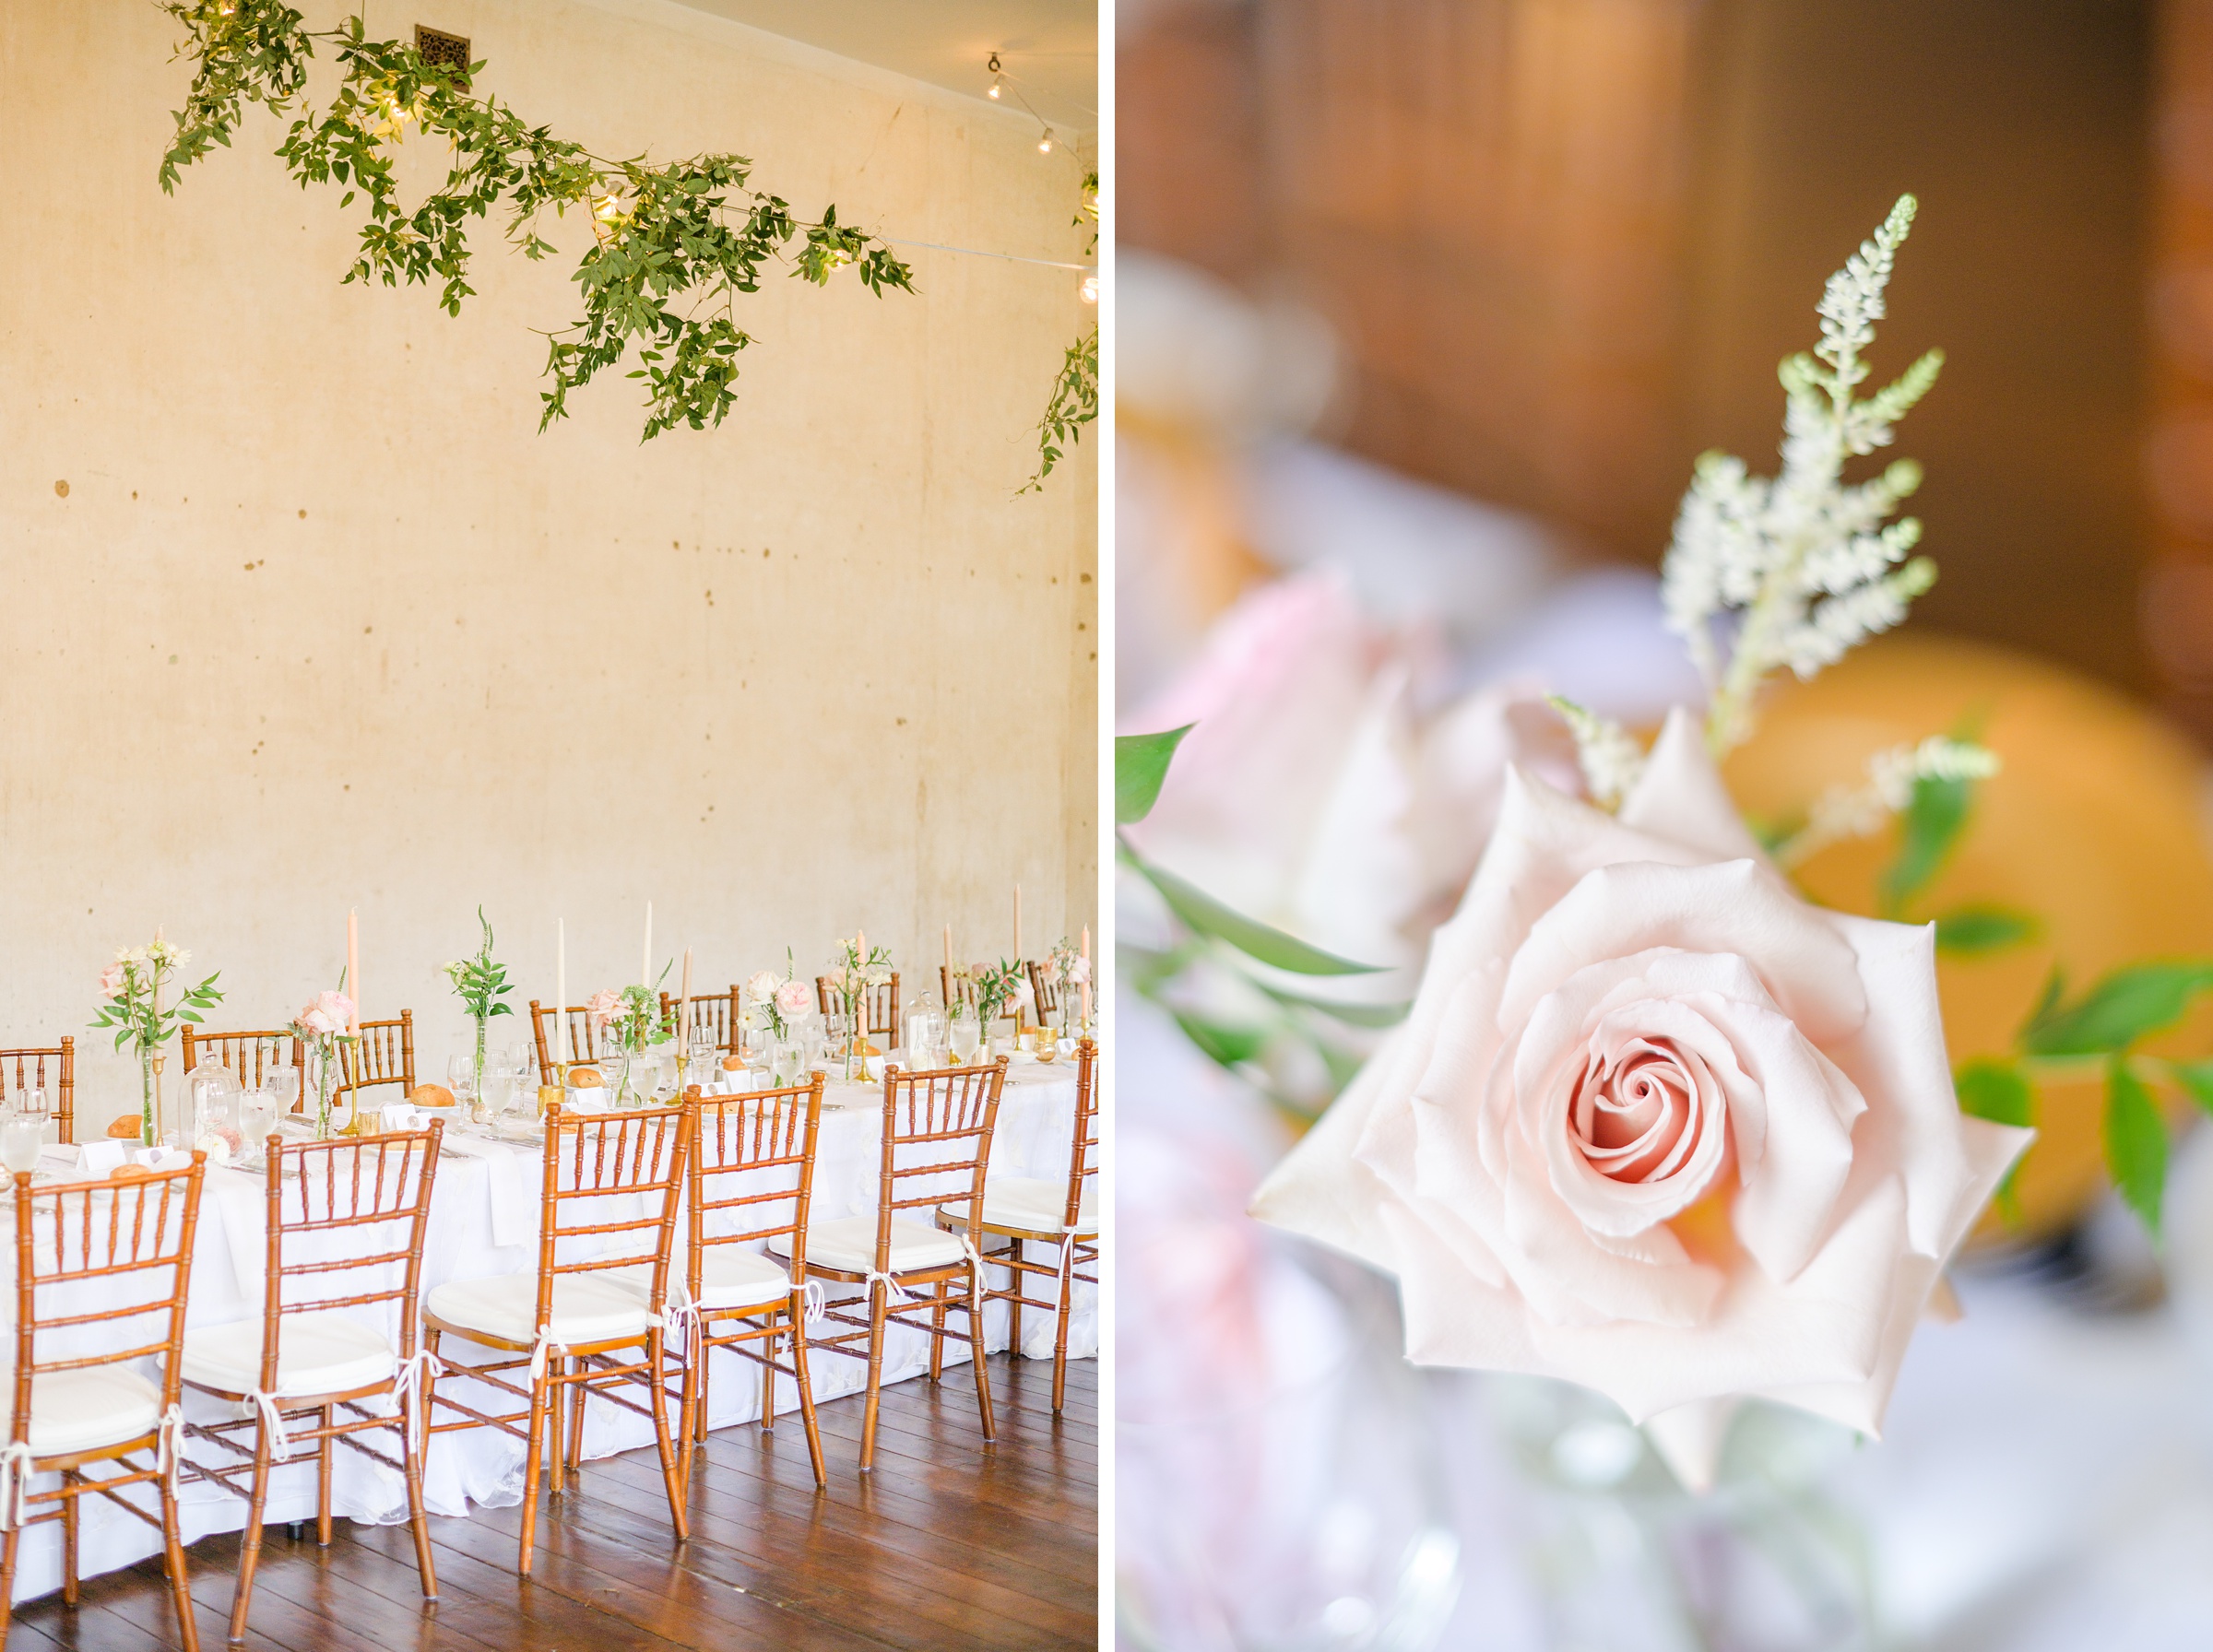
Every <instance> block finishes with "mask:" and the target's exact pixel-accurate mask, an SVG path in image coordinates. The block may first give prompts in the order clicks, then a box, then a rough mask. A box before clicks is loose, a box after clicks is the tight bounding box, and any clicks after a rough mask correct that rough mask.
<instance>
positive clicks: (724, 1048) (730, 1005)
mask: <svg viewBox="0 0 2213 1652" xmlns="http://www.w3.org/2000/svg"><path fill="white" fill-rule="evenodd" d="M743 990H744V989H743V988H742V987H739V986H732V987H731V988H730V990H729V991H728V992H707V993H693V994H692V1001H691V1015H692V1048H693V1049H695V1050H696V1049H704V1048H712V1049H716V1050H719V1051H720V1052H722V1053H723V1054H724V1055H726V1056H735V1055H736V1054H737V1053H738V1039H739V1036H740V1034H741V1033H742V1032H744V1031H745V1024H744V1022H743V1021H741V1020H740V1009H739V1006H738V995H739V994H740V992H742V991H743ZM675 1015H676V995H675V994H674V993H667V992H665V993H663V994H662V995H661V1024H662V1025H663V1026H665V1027H666V1026H673V1025H675V1021H674V1017H675Z"/></svg>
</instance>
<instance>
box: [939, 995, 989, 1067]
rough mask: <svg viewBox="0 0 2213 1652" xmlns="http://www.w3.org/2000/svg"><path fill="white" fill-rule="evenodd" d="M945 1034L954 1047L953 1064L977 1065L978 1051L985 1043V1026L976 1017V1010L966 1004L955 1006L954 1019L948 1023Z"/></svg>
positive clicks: (958, 1065)
mask: <svg viewBox="0 0 2213 1652" xmlns="http://www.w3.org/2000/svg"><path fill="white" fill-rule="evenodd" d="M945 1035H946V1042H947V1043H948V1044H950V1045H951V1046H952V1049H953V1065H954V1066H956V1067H973V1066H975V1065H976V1050H977V1049H978V1047H980V1046H981V1044H982V1043H983V1027H982V1024H981V1023H980V1022H978V1021H976V1011H975V1010H974V1009H970V1008H969V1007H968V1006H967V1005H965V1004H961V1005H957V1006H955V1007H954V1009H953V1019H952V1020H951V1021H948V1022H947V1023H946V1032H945Z"/></svg>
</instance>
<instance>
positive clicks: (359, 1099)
mask: <svg viewBox="0 0 2213 1652" xmlns="http://www.w3.org/2000/svg"><path fill="white" fill-rule="evenodd" d="M362 1091H384V1092H386V1093H383V1094H376V1095H371V1096H368V1097H366V1098H364V1097H363V1096H362V1094H361V1092H362ZM414 1093H415V1012H414V1011H413V1010H412V1009H403V1010H401V1011H400V1012H399V1013H398V1015H396V1016H395V1017H394V1018H393V1019H392V1020H390V1021H363V1022H362V1023H361V1036H360V1037H359V1038H355V1039H349V1040H342V1041H341V1042H340V1043H339V1044H338V1087H337V1089H336V1090H334V1091H331V1096H330V1104H331V1107H332V1109H333V1110H334V1111H335V1110H336V1109H337V1107H338V1106H339V1104H340V1103H344V1104H346V1105H347V1106H349V1107H350V1108H351V1109H352V1111H351V1113H350V1114H349V1115H348V1116H349V1117H351V1118H359V1117H361V1109H362V1107H363V1105H364V1104H365V1105H366V1106H367V1107H368V1110H369V1111H370V1112H372V1113H374V1112H375V1111H377V1109H378V1108H380V1107H382V1106H384V1105H385V1103H388V1102H404V1101H406V1100H407V1099H408V1097H409V1096H410V1095H412V1094H414Z"/></svg>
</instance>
